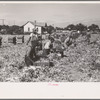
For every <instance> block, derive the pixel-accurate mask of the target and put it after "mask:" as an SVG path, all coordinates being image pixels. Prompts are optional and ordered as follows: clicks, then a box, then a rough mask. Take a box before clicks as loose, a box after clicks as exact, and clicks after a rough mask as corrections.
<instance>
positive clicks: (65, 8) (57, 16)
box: [0, 3, 100, 27]
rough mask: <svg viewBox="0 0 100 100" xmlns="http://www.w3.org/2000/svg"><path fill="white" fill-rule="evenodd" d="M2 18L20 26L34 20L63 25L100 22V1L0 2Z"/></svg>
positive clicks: (0, 22) (6, 21)
mask: <svg viewBox="0 0 100 100" xmlns="http://www.w3.org/2000/svg"><path fill="white" fill-rule="evenodd" d="M0 19H5V21H4V22H5V24H8V25H14V24H15V25H20V26H21V25H24V24H25V23H26V22H27V21H34V20H36V21H37V22H47V24H51V25H53V24H54V26H62V27H65V26H66V25H67V24H71V23H73V24H76V23H84V24H91V23H96V24H100V22H99V21H100V3H99V4H86V3H85V4H83V3H80V4H77V3H73V4H72V3H71V4H70V3H68V4H67V3H63V4H62V3H61V4H55V3H54V4H51V3H47V4H43V3H40V4H39V3H30V4H28V3H27V4H25V3H18V4H17V3H13V4H10V3H9V4H7V3H2V4H1V3H0ZM0 24H2V20H0Z"/></svg>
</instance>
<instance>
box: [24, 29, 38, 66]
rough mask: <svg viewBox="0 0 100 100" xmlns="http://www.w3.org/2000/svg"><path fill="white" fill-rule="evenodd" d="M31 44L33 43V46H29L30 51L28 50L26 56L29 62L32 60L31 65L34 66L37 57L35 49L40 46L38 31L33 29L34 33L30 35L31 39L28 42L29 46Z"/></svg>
mask: <svg viewBox="0 0 100 100" xmlns="http://www.w3.org/2000/svg"><path fill="white" fill-rule="evenodd" d="M29 42H31V45H30V46H29V49H28V51H27V54H26V55H27V57H28V59H27V60H30V62H31V65H33V61H35V60H36V57H37V55H36V51H35V48H36V46H37V44H38V36H37V31H36V29H33V32H32V33H31V34H30V36H29V39H28V41H27V45H28V43H29ZM27 60H26V61H27Z"/></svg>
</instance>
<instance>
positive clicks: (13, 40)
mask: <svg viewBox="0 0 100 100" xmlns="http://www.w3.org/2000/svg"><path fill="white" fill-rule="evenodd" d="M8 43H13V44H16V37H8Z"/></svg>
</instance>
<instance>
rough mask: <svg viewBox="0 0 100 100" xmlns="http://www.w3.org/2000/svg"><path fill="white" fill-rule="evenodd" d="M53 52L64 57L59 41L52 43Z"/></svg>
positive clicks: (62, 47)
mask: <svg viewBox="0 0 100 100" xmlns="http://www.w3.org/2000/svg"><path fill="white" fill-rule="evenodd" d="M53 50H54V51H55V52H56V53H58V54H59V53H60V54H61V57H64V50H65V48H64V46H63V44H62V42H61V40H59V39H57V40H55V41H54V43H53Z"/></svg>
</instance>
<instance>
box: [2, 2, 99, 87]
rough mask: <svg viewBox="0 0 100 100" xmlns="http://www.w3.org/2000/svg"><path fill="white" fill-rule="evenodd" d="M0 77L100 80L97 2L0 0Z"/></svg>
mask: <svg viewBox="0 0 100 100" xmlns="http://www.w3.org/2000/svg"><path fill="white" fill-rule="evenodd" d="M0 82H33V83H34V82H66V83H67V82H100V3H59V2H58V3H48V2H47V3H43V2H42V3H34V2H32V3H24V2H23V3H20V2H18V3H14V2H13V3H10V2H9V3H6V2H0ZM54 85H57V84H54Z"/></svg>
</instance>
